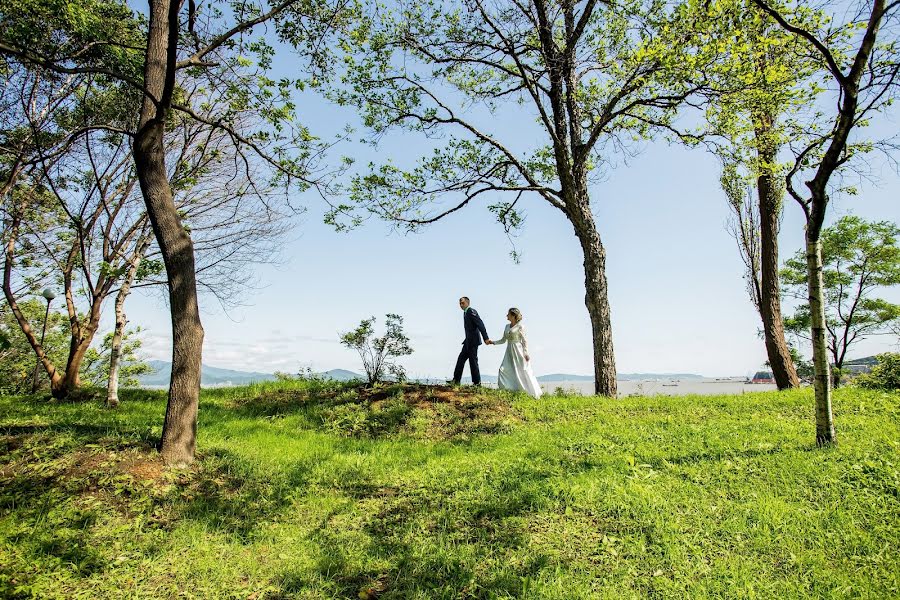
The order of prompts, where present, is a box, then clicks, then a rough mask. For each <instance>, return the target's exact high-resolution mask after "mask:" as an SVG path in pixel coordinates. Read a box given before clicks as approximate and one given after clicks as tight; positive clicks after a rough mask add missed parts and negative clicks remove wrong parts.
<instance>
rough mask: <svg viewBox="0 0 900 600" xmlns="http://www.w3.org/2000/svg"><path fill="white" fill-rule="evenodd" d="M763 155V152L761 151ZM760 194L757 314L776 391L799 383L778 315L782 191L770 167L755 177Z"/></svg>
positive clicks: (769, 159) (769, 158) (768, 159)
mask: <svg viewBox="0 0 900 600" xmlns="http://www.w3.org/2000/svg"><path fill="white" fill-rule="evenodd" d="M761 154H765V153H761ZM761 159H762V160H761V162H762V163H763V164H764V165H770V164H772V163H774V161H775V157H774V156H761ZM756 188H757V192H758V194H759V226H760V290H759V292H760V296H759V299H760V302H759V313H760V317H761V318H762V323H763V335H764V336H765V341H766V353H767V354H768V355H769V364H770V365H771V367H772V375H773V376H774V377H775V383H776V384H777V385H778V389H779V390H784V389H788V388H795V387H799V386H800V378H799V377H798V376H797V369H796V368H795V367H794V361H793V360H792V359H791V352H790V349H789V348H788V344H787V339H786V338H785V335H784V318H783V317H782V315H781V282H780V280H779V277H778V230H779V224H780V223H779V221H780V217H781V198H780V196H781V194H779V192H778V188H777V187H776V186H775V181H774V177H773V174H772V172H771V169H768V168H766V167H765V166H764V167H763V173H761V174H760V176H759V177H758V178H757V180H756Z"/></svg>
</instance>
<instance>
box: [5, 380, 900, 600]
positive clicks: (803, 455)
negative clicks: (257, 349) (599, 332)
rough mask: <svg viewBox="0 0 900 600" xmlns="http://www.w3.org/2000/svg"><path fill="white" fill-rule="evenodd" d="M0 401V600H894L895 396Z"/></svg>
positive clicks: (386, 392)
mask: <svg viewBox="0 0 900 600" xmlns="http://www.w3.org/2000/svg"><path fill="white" fill-rule="evenodd" d="M122 396H123V403H122V405H121V407H120V408H119V409H117V410H109V409H106V408H103V407H102V405H101V404H100V403H99V402H96V401H95V402H81V403H53V402H50V401H47V400H45V399H39V398H22V397H18V398H11V397H5V398H0V597H10V598H29V597H41V598H169V597H188V598H252V599H257V600H259V599H263V598H268V599H274V598H363V599H367V598H369V599H374V598H541V599H544V598H566V599H569V598H616V599H619V598H753V597H757V598H801V597H810V598H897V597H900V551H898V548H900V452H898V450H900V394H887V393H882V392H874V391H863V390H856V389H842V390H839V391H838V392H837V393H836V397H835V412H836V420H837V424H838V427H839V430H838V435H839V440H840V445H839V446H838V447H837V448H832V449H816V448H815V447H814V444H813V423H812V413H813V411H812V403H813V400H812V395H811V392H810V391H808V390H801V391H797V392H791V393H780V394H779V393H759V394H748V395H745V396H733V397H681V398H667V397H653V398H628V399H619V400H610V399H603V398H581V397H549V398H548V397H545V398H542V399H541V400H540V401H534V400H531V399H528V398H523V397H519V396H511V395H507V394H503V393H498V392H491V391H482V392H479V393H475V392H473V391H472V390H470V389H466V388H463V389H461V390H459V391H456V392H454V391H451V390H448V389H446V388H430V387H421V386H417V387H414V386H391V387H387V388H382V389H379V390H376V391H374V392H372V391H365V390H359V389H356V388H354V387H353V386H351V385H347V384H325V383H322V382H279V383H275V384H266V385H257V386H250V387H242V388H233V389H221V390H207V391H204V392H203V395H202V400H201V409H200V423H199V459H198V461H197V462H196V464H195V465H194V466H193V467H191V468H190V469H184V470H167V469H164V468H163V467H162V465H161V464H160V463H159V461H158V459H157V458H156V456H155V455H154V453H153V451H152V443H153V442H154V440H156V439H158V437H159V434H160V426H161V423H162V417H163V414H164V410H165V396H164V394H163V393H157V392H147V391H128V392H123V394H122Z"/></svg>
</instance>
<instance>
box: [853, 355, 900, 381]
mask: <svg viewBox="0 0 900 600" xmlns="http://www.w3.org/2000/svg"><path fill="white" fill-rule="evenodd" d="M876 358H877V359H878V364H877V365H875V366H874V367H872V371H871V372H870V373H865V374H863V375H860V376H859V377H857V378H856V383H857V385H859V386H861V387H864V388H870V389H879V390H900V354H898V353H896V352H887V353H885V354H879V355H878V356H877V357H876Z"/></svg>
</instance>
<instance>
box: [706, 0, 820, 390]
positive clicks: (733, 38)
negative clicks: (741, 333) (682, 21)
mask: <svg viewBox="0 0 900 600" xmlns="http://www.w3.org/2000/svg"><path fill="white" fill-rule="evenodd" d="M711 10H712V11H713V16H714V18H713V19H712V22H713V23H714V24H715V27H716V42H717V43H721V42H722V41H725V42H727V44H728V46H729V50H730V51H729V52H727V53H724V54H723V58H722V60H721V62H720V64H719V65H718V68H717V72H718V73H719V75H720V76H721V78H722V80H721V82H720V84H719V86H718V87H719V88H720V92H719V93H717V94H713V95H712V98H713V101H712V102H710V103H709V105H708V108H707V118H708V120H709V122H710V125H711V129H712V132H713V133H715V134H717V135H718V139H724V143H713V147H714V148H715V151H716V153H717V154H718V155H719V157H720V159H721V160H722V162H723V169H722V187H723V190H724V191H725V193H726V197H727V199H728V204H729V206H730V207H731V209H732V211H733V215H732V224H731V229H732V234H733V236H734V237H735V239H736V240H737V242H738V248H739V250H740V252H741V256H742V258H743V261H744V265H745V267H746V271H745V278H746V280H747V285H748V290H749V292H750V297H751V300H752V301H753V304H754V306H755V307H756V309H757V311H758V312H759V315H760V318H761V320H762V324H763V338H764V340H765V345H766V353H767V354H768V358H769V361H768V362H769V364H770V365H771V368H772V373H773V375H774V377H775V382H776V383H777V385H778V389H786V388H792V387H797V386H798V385H799V384H800V381H799V378H798V377H797V371H796V369H795V366H794V363H793V361H792V360H791V354H790V350H789V347H788V344H787V341H786V339H785V332H784V326H783V321H782V313H781V289H780V283H779V277H778V268H779V259H778V233H779V229H780V225H781V213H782V206H783V199H784V184H783V172H784V171H785V170H786V168H785V166H784V165H783V164H782V163H781V162H780V160H779V154H780V152H781V149H782V147H783V146H784V145H785V144H786V142H787V141H788V140H789V139H791V138H792V137H794V136H796V135H797V134H798V131H797V129H798V128H799V127H801V126H802V123H800V122H798V120H797V117H798V115H799V114H800V113H802V112H804V111H808V110H809V107H810V106H812V105H813V104H814V103H815V99H816V95H817V92H818V90H819V88H818V86H817V85H816V83H815V82H814V81H813V80H812V79H811V75H812V73H813V72H814V69H815V67H816V62H815V61H814V60H811V59H810V57H809V53H808V52H806V51H805V48H804V47H803V44H802V43H800V42H799V41H797V40H795V39H794V38H793V37H792V36H791V35H790V34H788V33H786V32H784V31H783V30H782V29H781V28H780V27H778V25H777V24H774V23H772V22H771V21H770V20H769V19H767V18H766V17H765V15H762V14H760V13H759V12H758V11H754V10H753V4H752V1H750V0H738V1H737V2H731V1H730V0H724V1H721V2H717V3H715V4H713V5H711ZM817 17H818V15H817V14H815V13H813V14H811V15H808V16H807V20H808V21H813V20H814V19H815V18H817ZM713 139H717V138H713ZM748 192H749V193H748Z"/></svg>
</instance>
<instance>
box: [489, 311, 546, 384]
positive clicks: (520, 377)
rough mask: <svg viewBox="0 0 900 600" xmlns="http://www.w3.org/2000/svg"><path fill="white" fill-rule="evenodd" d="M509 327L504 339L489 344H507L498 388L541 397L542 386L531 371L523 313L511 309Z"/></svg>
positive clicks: (504, 331)
mask: <svg viewBox="0 0 900 600" xmlns="http://www.w3.org/2000/svg"><path fill="white" fill-rule="evenodd" d="M506 318H507V319H508V320H509V325H507V326H506V328H505V329H504V330H503V337H501V338H500V339H499V340H492V341H490V342H487V343H488V344H503V343H507V346H506V354H505V355H504V356H503V363H502V364H501V365H500V374H499V376H498V378H497V387H499V388H500V389H501V390H512V391H523V392H525V393H527V394H528V395H530V396H533V397H535V398H540V397H541V386H540V384H539V383H538V380H537V378H536V377H535V376H534V371H532V370H531V357H530V356H528V340H527V339H526V338H525V328H524V327H523V326H522V311H520V310H519V309H518V308H511V309H509V312H508V313H506Z"/></svg>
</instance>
